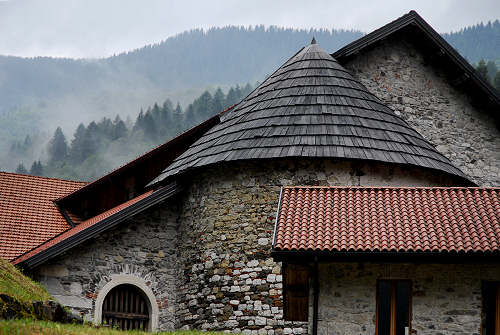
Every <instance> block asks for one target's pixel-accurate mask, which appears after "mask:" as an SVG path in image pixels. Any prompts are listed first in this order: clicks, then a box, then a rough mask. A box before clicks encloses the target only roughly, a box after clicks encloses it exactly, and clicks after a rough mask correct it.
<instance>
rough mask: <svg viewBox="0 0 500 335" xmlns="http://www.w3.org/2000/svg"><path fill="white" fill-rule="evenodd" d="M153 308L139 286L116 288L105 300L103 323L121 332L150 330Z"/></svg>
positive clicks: (125, 285) (126, 285) (123, 285)
mask: <svg viewBox="0 0 500 335" xmlns="http://www.w3.org/2000/svg"><path fill="white" fill-rule="evenodd" d="M150 319H151V307H150V304H149V301H148V298H147V296H146V295H145V294H144V292H142V291H141V289H139V288H138V287H137V286H134V285H130V284H121V285H117V286H115V287H114V288H113V289H111V291H109V293H108V294H107V295H106V297H105V298H104V302H103V304H102V323H104V324H107V325H110V326H111V327H113V328H119V329H121V330H132V329H141V330H149V320H150Z"/></svg>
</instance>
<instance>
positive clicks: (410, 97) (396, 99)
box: [344, 37, 500, 186]
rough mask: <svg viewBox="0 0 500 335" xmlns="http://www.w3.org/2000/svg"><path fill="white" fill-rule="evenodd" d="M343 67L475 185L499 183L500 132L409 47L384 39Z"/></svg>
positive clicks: (481, 112)
mask: <svg viewBox="0 0 500 335" xmlns="http://www.w3.org/2000/svg"><path fill="white" fill-rule="evenodd" d="M344 66H345V67H346V68H347V69H348V70H350V71H351V72H352V74H353V75H354V76H356V77H357V78H359V79H360V80H361V82H362V83H363V84H364V85H365V86H366V87H367V88H368V89H369V90H370V92H372V93H374V94H375V95H376V96H377V97H379V98H380V99H381V100H382V101H383V102H384V103H386V104H387V105H388V106H389V107H391V108H392V109H393V110H394V111H395V112H396V114H398V115H400V116H402V117H403V118H404V119H405V120H406V121H407V122H408V123H409V124H410V125H411V126H412V127H413V128H414V129H416V130H417V131H418V132H419V133H420V134H422V135H423V136H424V137H425V138H426V139H427V140H429V141H430V142H431V143H433V144H434V145H435V146H436V148H437V149H438V151H439V152H441V153H442V154H443V155H445V156H446V157H448V158H449V159H451V161H452V162H453V163H454V164H455V166H457V167H458V168H460V169H461V170H462V171H463V172H464V173H465V174H466V175H468V176H470V177H472V178H473V180H474V181H475V182H476V183H477V184H478V185H479V186H498V185H500V131H499V130H498V129H497V128H496V127H495V123H494V120H493V118H492V117H491V116H490V115H491V114H488V112H487V111H483V110H479V109H477V108H475V107H474V106H473V105H472V104H471V102H470V101H469V98H468V96H467V94H466V92H461V91H458V90H457V89H455V88H454V87H452V86H451V85H450V84H449V82H448V81H447V80H446V79H445V76H444V74H443V73H441V72H440V71H439V69H436V68H434V67H432V66H430V65H427V63H426V62H425V60H424V57H423V54H422V53H421V52H420V51H419V50H417V49H416V48H415V47H414V46H413V45H412V44H411V43H408V42H405V41H404V40H403V39H402V38H401V37H398V39H394V38H388V39H386V40H384V41H382V42H381V43H380V45H377V47H375V48H374V49H372V50H370V51H367V52H362V53H360V54H359V55H358V56H357V57H355V58H354V59H353V60H352V61H350V62H348V63H347V64H344ZM494 112H496V113H499V112H500V110H497V111H494Z"/></svg>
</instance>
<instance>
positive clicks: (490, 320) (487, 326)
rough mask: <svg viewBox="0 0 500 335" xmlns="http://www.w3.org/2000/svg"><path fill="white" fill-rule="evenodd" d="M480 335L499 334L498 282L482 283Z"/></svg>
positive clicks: (499, 291)
mask: <svg viewBox="0 0 500 335" xmlns="http://www.w3.org/2000/svg"><path fill="white" fill-rule="evenodd" d="M481 291H482V292H481V293H482V296H483V310H482V313H481V315H482V320H481V321H482V322H481V335H498V334H500V282H493V281H484V282H483V285H482V288H481Z"/></svg>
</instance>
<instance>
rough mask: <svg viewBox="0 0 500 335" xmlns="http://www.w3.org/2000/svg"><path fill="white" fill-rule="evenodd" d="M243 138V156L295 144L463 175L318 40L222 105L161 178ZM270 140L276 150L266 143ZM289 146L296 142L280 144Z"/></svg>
mask: <svg viewBox="0 0 500 335" xmlns="http://www.w3.org/2000/svg"><path fill="white" fill-rule="evenodd" d="M323 136H327V138H326V139H325V138H324V137H323ZM284 137H286V140H284ZM301 137H304V138H303V139H301ZM251 138H267V140H262V141H256V142H255V141H254V142H252V145H253V147H250V146H249V145H250V142H248V141H243V140H244V139H251ZM325 144H330V145H331V146H329V149H327V150H326V149H324V148H322V146H324V145H325ZM246 146H248V148H249V149H250V150H249V151H248V155H247V156H246V157H247V159H256V158H268V157H271V156H272V157H273V158H275V157H290V156H297V152H299V148H300V152H301V154H303V155H304V156H307V157H312V156H314V157H328V158H330V157H331V158H346V159H355V158H356V159H359V158H363V159H369V160H377V161H382V162H387V163H397V164H411V165H417V166H421V167H424V168H430V169H435V170H441V171H443V172H446V173H450V174H454V175H457V176H459V177H460V178H462V179H463V180H464V182H465V181H467V178H466V177H465V175H464V174H463V173H462V172H461V171H460V170H459V169H457V168H455V167H453V166H452V165H451V163H450V161H449V160H448V159H446V158H445V157H444V156H442V155H441V154H440V153H438V152H437V151H436V150H435V149H434V148H433V146H432V145H431V144H430V143H428V142H427V141H426V140H425V139H424V138H423V137H422V136H421V135H419V134H418V133H417V132H416V131H415V130H413V129H411V128H410V127H409V125H408V124H407V123H406V122H405V121H404V120H402V119H401V118H400V117H398V116H397V115H395V114H394V113H393V111H392V110H391V109H390V108H388V107H387V106H385V105H384V104H383V103H382V102H381V101H380V100H379V99H378V98H377V97H375V96H374V95H373V94H371V93H370V92H368V91H367V90H366V88H365V87H364V86H363V85H362V84H361V83H360V82H359V81H358V80H357V79H356V78H354V77H353V76H352V75H351V74H350V73H349V72H348V71H347V70H345V69H344V68H342V66H341V65H340V64H338V63H337V62H336V61H335V60H334V59H333V58H331V56H330V55H328V54H327V53H326V52H325V51H323V50H322V49H321V48H320V47H319V46H318V45H317V44H315V45H310V46H307V47H305V48H303V50H301V51H300V52H299V53H298V54H296V55H295V56H294V57H292V58H291V59H289V60H288V61H287V62H286V63H285V64H284V65H283V66H282V67H281V68H280V69H278V70H277V71H276V72H275V73H274V74H273V75H272V77H269V78H267V79H266V80H265V81H264V82H263V83H262V84H261V85H259V87H258V88H257V89H256V90H255V91H254V92H252V93H251V94H250V95H249V96H248V97H247V98H246V99H245V100H244V101H242V102H241V103H240V104H238V105H236V106H235V107H234V108H233V109H232V110H230V111H228V112H227V113H225V114H224V115H223V116H222V117H221V122H220V123H219V124H218V125H216V126H215V127H214V128H213V129H211V130H210V131H209V132H207V134H206V135H204V136H203V137H202V138H200V140H199V141H197V142H196V143H195V144H193V145H192V148H196V150H187V151H186V152H185V153H184V154H182V155H181V156H180V157H179V158H178V159H177V160H176V161H174V163H173V164H171V165H170V166H169V167H168V168H167V169H166V170H165V171H164V173H163V176H162V178H168V177H171V176H174V175H176V174H179V173H182V172H184V171H186V170H188V169H190V168H191V167H193V162H195V161H196V162H197V164H198V165H197V166H203V164H205V163H206V164H212V163H216V162H217V160H218V159H222V157H224V159H225V160H234V159H236V157H238V158H241V157H242V156H241V154H239V153H238V154H233V155H231V154H226V151H231V150H234V151H238V150H242V149H244V148H245V147H246ZM268 146H273V147H279V150H278V149H276V150H274V149H273V150H272V151H269V150H266V149H265V148H267V147H268ZM286 146H294V147H293V148H292V149H290V150H285V147H286ZM302 146H304V147H302ZM337 146H338V147H337ZM259 150H263V151H264V152H262V153H261V152H260V151H259ZM288 155H290V156H288ZM191 156H192V157H191ZM206 156H213V157H215V158H212V159H206V158H205V157H206ZM198 157H204V159H203V160H198V159H197V158H198ZM162 178H157V179H156V181H160V180H161V179H162Z"/></svg>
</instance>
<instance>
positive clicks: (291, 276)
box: [283, 264, 309, 321]
mask: <svg viewBox="0 0 500 335" xmlns="http://www.w3.org/2000/svg"><path fill="white" fill-rule="evenodd" d="M283 274H284V278H283V279H284V282H285V287H284V293H285V294H284V303H285V311H284V312H285V320H287V321H307V320H308V312H309V267H308V266H305V265H296V264H286V265H284V271H283Z"/></svg>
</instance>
